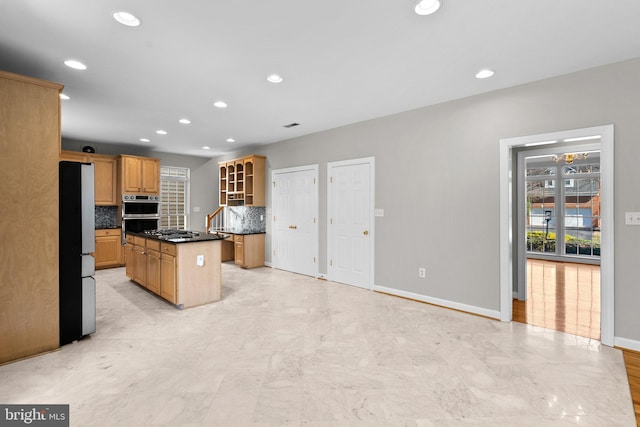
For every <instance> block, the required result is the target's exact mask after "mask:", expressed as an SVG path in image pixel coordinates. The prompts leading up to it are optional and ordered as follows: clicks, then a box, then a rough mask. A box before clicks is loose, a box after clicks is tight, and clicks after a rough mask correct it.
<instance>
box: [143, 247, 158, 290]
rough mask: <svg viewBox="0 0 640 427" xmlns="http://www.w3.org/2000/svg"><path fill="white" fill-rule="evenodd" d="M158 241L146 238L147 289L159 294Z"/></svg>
mask: <svg viewBox="0 0 640 427" xmlns="http://www.w3.org/2000/svg"><path fill="white" fill-rule="evenodd" d="M160 277H161V276H160V242H157V241H155V240H147V277H146V279H147V283H146V286H147V289H149V290H150V291H151V292H153V293H155V294H160Z"/></svg>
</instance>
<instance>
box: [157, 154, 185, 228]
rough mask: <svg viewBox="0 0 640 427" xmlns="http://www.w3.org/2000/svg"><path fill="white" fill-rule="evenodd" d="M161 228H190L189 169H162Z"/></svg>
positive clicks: (172, 167) (168, 167) (167, 167)
mask: <svg viewBox="0 0 640 427" xmlns="http://www.w3.org/2000/svg"><path fill="white" fill-rule="evenodd" d="M160 199H161V200H160V228H175V229H178V230H186V229H187V228H188V227H189V168H179V167H174V166H162V167H161V168H160Z"/></svg>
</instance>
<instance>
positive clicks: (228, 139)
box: [227, 138, 236, 142]
mask: <svg viewBox="0 0 640 427" xmlns="http://www.w3.org/2000/svg"><path fill="white" fill-rule="evenodd" d="M227 142H236V140H235V139H233V138H227Z"/></svg>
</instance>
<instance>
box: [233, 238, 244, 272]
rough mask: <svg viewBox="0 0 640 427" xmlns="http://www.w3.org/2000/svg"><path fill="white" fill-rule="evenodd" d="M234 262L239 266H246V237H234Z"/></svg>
mask: <svg viewBox="0 0 640 427" xmlns="http://www.w3.org/2000/svg"><path fill="white" fill-rule="evenodd" d="M233 248H234V251H233V252H234V260H235V263H236V264H237V265H241V266H244V265H245V264H244V237H243V236H233Z"/></svg>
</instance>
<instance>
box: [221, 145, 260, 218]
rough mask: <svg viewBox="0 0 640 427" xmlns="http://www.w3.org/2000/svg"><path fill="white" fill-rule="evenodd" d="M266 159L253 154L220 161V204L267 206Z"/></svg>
mask: <svg viewBox="0 0 640 427" xmlns="http://www.w3.org/2000/svg"><path fill="white" fill-rule="evenodd" d="M265 160H266V157H264V156H258V155H251V156H246V157H241V158H239V159H233V160H227V161H224V162H219V163H218V169H219V172H220V174H219V187H218V188H219V191H220V194H219V205H220V206H243V205H244V206H265V202H266V199H265V172H266V170H265Z"/></svg>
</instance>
